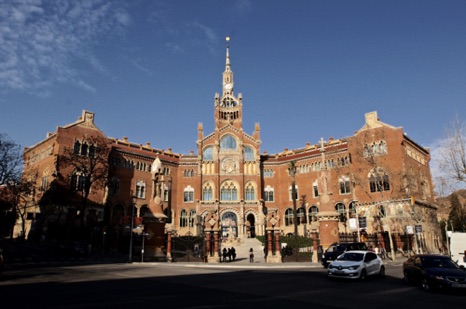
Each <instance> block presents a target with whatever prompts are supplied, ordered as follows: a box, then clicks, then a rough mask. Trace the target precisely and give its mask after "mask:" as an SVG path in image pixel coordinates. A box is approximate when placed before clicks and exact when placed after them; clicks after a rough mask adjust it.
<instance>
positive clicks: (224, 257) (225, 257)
mask: <svg viewBox="0 0 466 309" xmlns="http://www.w3.org/2000/svg"><path fill="white" fill-rule="evenodd" d="M222 253H223V262H226V261H227V248H223V251H222Z"/></svg>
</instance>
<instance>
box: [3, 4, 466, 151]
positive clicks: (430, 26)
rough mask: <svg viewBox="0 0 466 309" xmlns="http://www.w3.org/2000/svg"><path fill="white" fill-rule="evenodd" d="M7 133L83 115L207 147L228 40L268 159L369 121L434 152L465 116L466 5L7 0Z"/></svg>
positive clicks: (134, 135)
mask: <svg viewBox="0 0 466 309" xmlns="http://www.w3.org/2000/svg"><path fill="white" fill-rule="evenodd" d="M0 7H1V9H0V107H1V112H0V132H3V133H7V134H8V135H9V136H10V137H11V138H12V139H13V140H15V141H16V142H17V143H18V144H20V145H22V146H32V145H34V144H36V143H37V142H39V141H41V140H42V139H44V138H45V136H46V133H47V132H53V131H55V129H56V127H57V126H63V125H66V124H69V123H72V122H74V121H75V120H76V119H77V117H78V116H80V115H81V113H82V110H84V109H85V110H89V111H92V112H95V121H96V124H97V126H98V127H99V128H100V129H101V130H102V131H103V132H104V133H105V134H107V135H108V136H110V137H117V138H122V137H123V136H127V137H128V138H129V140H130V141H132V142H136V143H141V144H144V143H145V142H150V143H151V145H152V146H153V147H155V148H159V149H167V148H172V149H173V151H174V152H177V153H185V154H186V153H189V151H190V150H195V149H196V139H197V125H198V123H199V122H202V123H203V124H204V132H205V134H209V133H210V132H212V130H213V128H214V112H213V106H214V95H215V93H216V92H221V81H222V72H223V70H224V65H225V36H226V35H227V34H228V35H230V36H231V42H230V55H231V63H232V70H233V72H234V74H235V75H234V80H235V94H238V93H242V94H243V126H244V130H245V132H246V133H249V134H251V133H252V132H253V129H254V124H255V123H256V122H258V123H260V125H261V139H262V142H263V143H262V146H261V150H262V151H265V150H266V151H268V152H269V153H277V152H280V151H282V150H283V149H284V148H289V149H293V148H299V147H304V146H305V144H306V142H310V143H317V141H318V140H319V139H320V138H321V137H323V138H324V139H328V138H329V137H334V138H342V137H347V136H351V135H352V134H353V133H354V131H355V130H358V129H359V128H361V127H362V125H363V124H364V114H365V113H367V112H370V111H377V112H378V114H379V117H380V119H381V120H382V121H383V122H385V123H388V124H391V125H394V126H402V127H403V128H404V130H405V132H407V134H408V135H409V136H410V137H411V138H412V139H414V140H415V141H417V142H418V143H420V144H421V145H423V146H431V145H435V143H436V142H437V141H438V140H439V139H442V138H443V136H444V134H445V129H446V128H447V127H448V126H449V124H450V122H451V121H452V120H453V118H455V116H456V115H459V117H460V118H461V119H463V118H464V117H465V115H466V87H465V86H466V1H454V0H442V1H440V0H439V1H434V0H420V1H415V0H412V1H409V0H401V1H397V0H390V1H378V0H367V1H349V0H348V1H343V0H342V1H337V0H335V1H332V0H325V1H324V0H322V1H314V0H294V1H277V0H255V1H252V0H250V1H247V0H237V1H234V0H231V1H218V0H198V1H194V0H192V1H188V0H164V1H156V0H133V1H122V0H121V1H118V0H108V1H107V0H100V1H97V0H96V1H85V0H76V1H74V0H68V1H59V0H55V1H52V0H49V1H46V0H42V1H41V0H17V1H15V0H0Z"/></svg>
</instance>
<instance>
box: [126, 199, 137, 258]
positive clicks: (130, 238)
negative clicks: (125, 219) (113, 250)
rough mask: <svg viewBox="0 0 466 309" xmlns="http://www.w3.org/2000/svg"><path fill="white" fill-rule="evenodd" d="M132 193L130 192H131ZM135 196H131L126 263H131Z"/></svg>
mask: <svg viewBox="0 0 466 309" xmlns="http://www.w3.org/2000/svg"><path fill="white" fill-rule="evenodd" d="M131 193H132V192H131ZM135 200H136V196H133V195H132V194H131V205H130V207H131V223H130V225H129V253H128V263H133V229H134V208H135V207H134V204H135Z"/></svg>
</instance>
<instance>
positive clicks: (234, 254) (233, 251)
mask: <svg viewBox="0 0 466 309" xmlns="http://www.w3.org/2000/svg"><path fill="white" fill-rule="evenodd" d="M231 257H232V258H233V261H234V260H236V249H235V247H231Z"/></svg>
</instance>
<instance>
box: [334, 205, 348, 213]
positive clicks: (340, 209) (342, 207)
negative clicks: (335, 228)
mask: <svg viewBox="0 0 466 309" xmlns="http://www.w3.org/2000/svg"><path fill="white" fill-rule="evenodd" d="M335 210H336V211H337V212H338V213H339V214H345V212H346V206H345V204H343V203H336V204H335Z"/></svg>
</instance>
